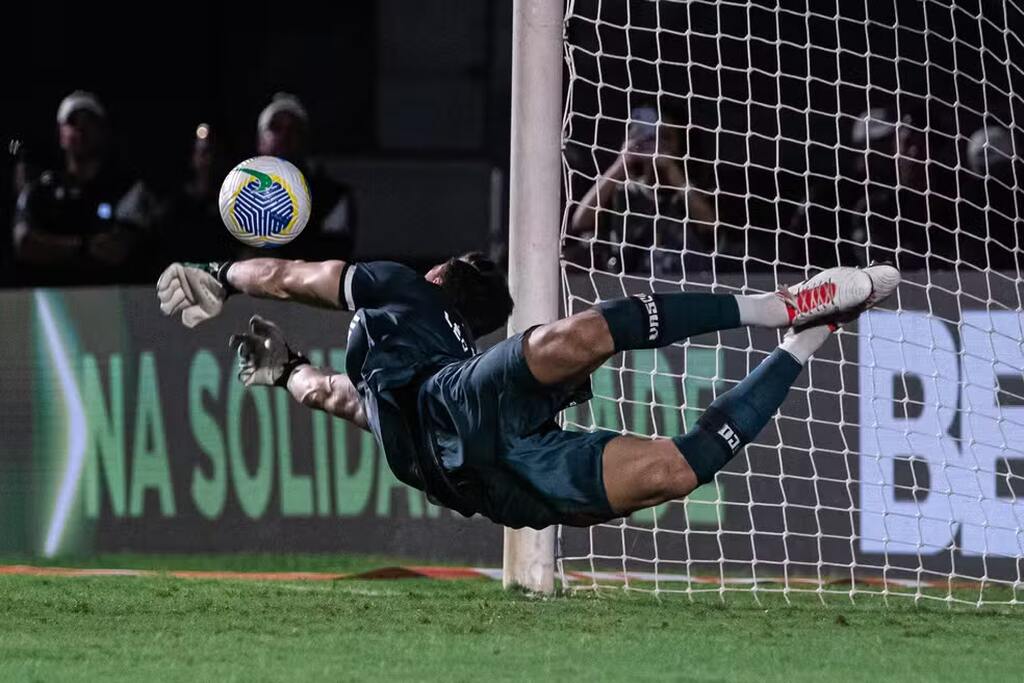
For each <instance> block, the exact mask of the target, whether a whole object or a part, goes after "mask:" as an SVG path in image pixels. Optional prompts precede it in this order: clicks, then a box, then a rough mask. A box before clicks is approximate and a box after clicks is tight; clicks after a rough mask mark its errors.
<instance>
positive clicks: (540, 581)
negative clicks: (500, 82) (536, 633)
mask: <svg viewBox="0 0 1024 683" xmlns="http://www.w3.org/2000/svg"><path fill="white" fill-rule="evenodd" d="M512 11H513V19H512V140H511V159H510V172H509V287H510V289H511V290H512V297H513V299H514V300H515V309H514V310H513V312H512V319H511V320H510V322H509V332H510V333H517V332H522V331H523V330H526V329H528V328H529V327H531V326H532V325H538V324H542V323H548V322H552V321H554V320H556V319H557V318H558V308H559V301H560V299H561V294H560V288H559V281H560V273H559V267H558V253H559V239H560V235H559V228H558V226H559V223H560V219H561V205H560V203H561V175H560V174H561V133H562V21H563V4H562V2H561V0H515V1H514V3H513V10H512ZM554 552H555V530H554V528H553V527H551V528H547V529H543V530H540V531H535V530H533V529H520V530H512V529H505V536H504V551H503V558H502V569H503V572H502V576H503V583H504V585H505V587H506V588H509V587H512V586H520V587H523V588H526V589H529V590H531V591H535V592H540V593H551V592H552V591H553V590H554Z"/></svg>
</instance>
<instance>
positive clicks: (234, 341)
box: [228, 315, 309, 387]
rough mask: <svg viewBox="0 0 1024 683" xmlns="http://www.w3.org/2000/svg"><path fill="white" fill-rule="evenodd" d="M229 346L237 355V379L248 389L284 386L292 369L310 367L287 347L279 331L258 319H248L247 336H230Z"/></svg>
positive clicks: (256, 316)
mask: <svg viewBox="0 0 1024 683" xmlns="http://www.w3.org/2000/svg"><path fill="white" fill-rule="evenodd" d="M228 346H229V347H230V348H231V350H232V351H234V352H235V353H237V354H238V379H239V380H240V381H241V382H242V383H243V384H245V386H247V387H248V386H252V385H253V384H265V385H268V386H270V385H276V386H279V387H283V386H286V385H287V384H288V378H289V377H290V376H291V374H292V372H294V371H295V368H297V367H299V366H300V365H308V364H309V359H308V358H306V357H305V356H303V355H302V354H301V353H297V352H295V351H292V349H291V348H290V347H289V346H288V342H286V341H285V340H284V335H283V334H282V333H281V328H280V327H278V326H277V325H275V324H274V323H272V322H270V321H269V320H267V319H265V318H261V317H260V316H258V315H254V316H253V317H252V318H250V319H249V332H248V334H233V335H231V339H230V340H229V341H228Z"/></svg>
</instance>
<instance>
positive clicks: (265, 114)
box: [257, 92, 309, 133]
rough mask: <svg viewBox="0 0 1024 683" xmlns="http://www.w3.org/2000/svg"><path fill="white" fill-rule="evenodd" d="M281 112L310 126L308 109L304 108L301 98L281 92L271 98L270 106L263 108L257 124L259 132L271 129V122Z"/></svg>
mask: <svg viewBox="0 0 1024 683" xmlns="http://www.w3.org/2000/svg"><path fill="white" fill-rule="evenodd" d="M281 112H288V113H289V114H291V115H293V116H295V117H296V118H299V119H302V122H303V123H305V124H307V125H308V124H309V114H308V113H307V112H306V108H305V107H304V106H302V102H300V101H299V98H298V97H296V96H295V95H292V94H291V93H286V92H279V93H275V94H274V97H273V98H271V100H270V104H268V105H267V106H266V107H264V108H263V111H261V112H260V118H259V121H258V122H257V129H258V130H259V132H261V133H262V132H263V131H265V130H267V129H268V128H270V121H271V119H273V118H274V116H275V115H276V114H279V113H281Z"/></svg>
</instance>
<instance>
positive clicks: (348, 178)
mask: <svg viewBox="0 0 1024 683" xmlns="http://www.w3.org/2000/svg"><path fill="white" fill-rule="evenodd" d="M511 6H512V3H511V0H495V1H493V2H491V1H488V2H459V1H457V0H428V1H426V2H415V3H411V2H404V1H399V0H382V1H380V2H369V3H358V2H356V3H303V2H299V3H271V2H265V1H263V0H257V1H256V2H247V3H227V2H197V1H195V0H185V1H184V2H178V3H168V4H164V3H155V4H152V5H146V6H145V7H143V6H132V7H131V8H126V7H122V6H119V5H110V6H106V5H103V4H95V3H93V4H82V3H68V2H56V3H49V2H48V3H35V4H30V5H22V4H19V5H17V6H14V7H10V8H5V9H4V16H3V18H2V19H0V23H2V27H3V38H2V41H0V57H2V59H3V62H4V64H5V79H4V80H5V84H4V86H3V88H2V90H0V92H2V93H3V94H2V96H0V97H2V106H0V143H2V145H3V148H4V149H3V152H4V154H5V156H6V154H7V149H6V148H7V147H8V143H9V141H10V140H12V139H15V140H19V141H21V143H22V144H23V145H24V146H23V147H22V153H23V154H27V158H28V159H29V160H30V161H31V162H32V165H33V166H34V167H35V168H36V169H42V168H47V167H52V166H54V165H59V163H60V156H59V150H58V148H57V144H56V142H57V141H56V133H57V126H56V122H55V118H56V110H57V105H58V103H59V102H60V100H61V98H63V97H64V96H65V95H67V94H68V93H69V92H71V91H73V90H75V89H85V90H91V91H93V92H95V93H96V94H97V95H98V96H99V97H100V99H101V100H102V102H103V103H104V105H105V106H106V108H107V111H108V114H109V117H110V122H111V126H112V130H113V133H114V149H115V157H116V158H117V159H118V161H119V162H120V164H121V165H122V166H123V167H125V168H126V169H127V170H129V171H130V172H132V173H133V174H136V175H137V176H139V177H142V178H143V179H144V180H146V182H147V184H148V185H149V187H151V189H153V190H155V191H157V192H161V191H164V190H166V189H167V188H170V187H174V186H176V185H177V184H178V183H180V182H181V179H182V178H183V177H184V176H185V174H186V173H187V171H188V160H189V154H190V152H191V144H192V140H193V139H194V135H195V130H196V126H197V124H199V123H200V122H207V123H210V124H211V125H212V126H213V127H214V129H215V130H216V131H217V132H218V133H219V135H220V137H221V139H222V140H226V142H227V143H228V150H229V156H230V157H231V158H234V159H236V160H241V159H244V158H246V157H248V156H251V155H252V154H253V153H254V151H255V146H256V137H257V135H256V119H257V116H258V114H259V112H260V111H261V110H262V109H263V107H264V106H266V104H267V103H268V102H269V101H270V99H271V97H272V95H273V94H274V93H275V92H278V91H285V92H290V93H293V94H296V95H297V96H298V97H299V98H300V99H301V100H302V102H303V103H304V105H305V106H306V108H307V110H308V111H309V113H310V119H311V135H312V152H313V154H314V156H315V157H319V158H321V159H322V160H325V161H327V162H328V167H329V168H330V169H331V173H332V175H334V176H335V177H336V178H337V179H339V180H341V181H343V182H345V183H347V184H348V185H349V186H351V187H352V188H353V191H354V193H355V199H356V202H357V206H358V208H359V214H360V219H359V222H360V226H359V233H360V234H359V238H358V247H357V253H356V256H357V257H359V258H363V259H366V258H375V257H391V258H402V257H404V258H403V260H408V261H412V262H420V263H421V264H422V263H428V262H430V261H431V260H432V259H434V258H436V257H442V256H443V257H447V256H448V255H450V254H451V253H452V252H453V251H456V250H460V249H461V250H466V249H470V248H474V249H476V248H487V247H488V245H489V243H490V241H491V239H492V237H491V232H492V231H493V230H494V226H498V228H499V230H498V231H499V233H502V234H499V235H498V236H497V238H495V239H496V240H497V241H499V242H503V241H504V235H503V226H502V225H500V224H501V223H502V222H503V220H504V215H505V211H504V208H503V207H504V198H505V196H506V195H505V184H506V182H507V181H506V180H505V176H504V174H503V172H501V173H500V174H499V175H497V176H495V172H494V169H499V170H502V169H505V168H506V167H507V159H508V147H509V120H510V80H511V63H510V59H511V20H512V14H511ZM9 161H10V159H8V162H9ZM10 172H11V165H10V163H5V164H3V165H2V167H0V176H3V177H0V180H3V181H4V188H5V193H9V190H7V189H6V188H9V187H10V182H9V178H8V176H9V173H10ZM495 193H498V194H497V197H496V198H495V199H496V201H492V195H493V194H495ZM3 199H4V200H5V201H4V202H3V203H0V208H2V207H3V206H4V205H6V210H0V214H7V213H8V212H9V210H10V204H11V203H12V202H13V197H7V196H4V197H3ZM495 207H498V209H500V210H497V211H496V210H495ZM3 220H4V222H5V223H6V222H8V221H9V217H8V216H7V215H4V216H3ZM422 222H429V228H430V230H431V231H432V232H433V234H434V239H432V240H424V239H423V236H424V232H423V230H422V225H420V223H422ZM7 239H9V238H7Z"/></svg>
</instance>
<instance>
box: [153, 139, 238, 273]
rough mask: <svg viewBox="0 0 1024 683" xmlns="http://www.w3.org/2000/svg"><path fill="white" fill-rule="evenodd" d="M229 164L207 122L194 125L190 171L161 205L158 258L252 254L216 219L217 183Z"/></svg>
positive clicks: (217, 258) (213, 258)
mask: <svg viewBox="0 0 1024 683" xmlns="http://www.w3.org/2000/svg"><path fill="white" fill-rule="evenodd" d="M230 168H231V164H230V163H229V161H228V159H227V157H226V155H225V153H224V147H223V144H222V141H221V137H220V135H219V133H218V131H217V129H215V128H214V127H213V126H212V125H210V124H209V123H200V124H198V125H197V126H196V128H195V135H194V136H193V138H192V147H191V150H190V154H189V169H188V170H189V173H188V177H187V178H186V180H185V182H183V183H181V184H180V185H179V186H178V187H176V188H174V189H173V190H172V191H171V192H170V193H168V195H167V196H166V197H165V198H164V200H163V202H162V204H161V206H160V215H159V220H158V229H157V231H156V233H157V237H158V240H159V245H160V257H161V258H165V259H170V260H173V261H196V262H198V261H222V260H225V259H230V258H241V257H243V256H245V255H247V254H248V255H251V254H250V252H249V250H248V249H247V248H246V247H245V245H243V244H242V243H241V242H239V241H238V240H236V239H235V238H234V237H232V236H231V233H229V232H228V231H227V230H225V229H224V222H223V221H222V219H221V217H220V203H219V194H220V185H221V182H222V181H223V180H224V176H225V175H227V173H228V171H229V170H230Z"/></svg>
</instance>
